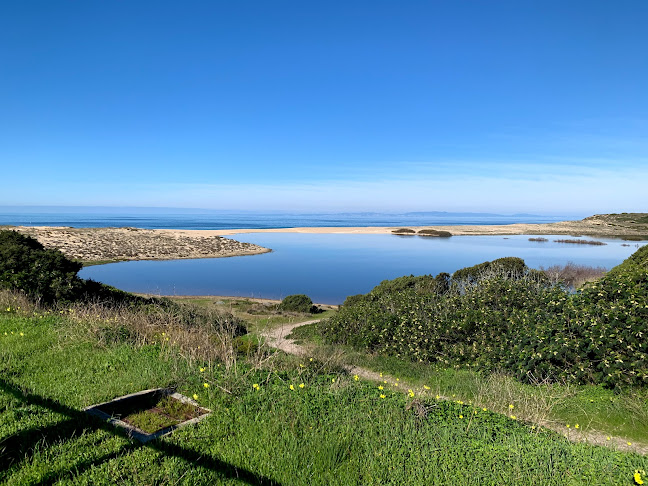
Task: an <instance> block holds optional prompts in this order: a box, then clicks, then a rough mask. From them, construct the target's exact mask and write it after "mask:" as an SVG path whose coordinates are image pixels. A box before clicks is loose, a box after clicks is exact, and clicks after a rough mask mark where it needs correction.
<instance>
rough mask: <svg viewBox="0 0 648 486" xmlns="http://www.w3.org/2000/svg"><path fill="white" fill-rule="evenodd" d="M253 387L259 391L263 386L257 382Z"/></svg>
mask: <svg viewBox="0 0 648 486" xmlns="http://www.w3.org/2000/svg"><path fill="white" fill-rule="evenodd" d="M252 388H254V389H255V390H257V391H258V390H259V388H261V387H260V386H259V384H258V383H255V384H254V385H252Z"/></svg>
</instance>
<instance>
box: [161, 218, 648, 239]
mask: <svg viewBox="0 0 648 486" xmlns="http://www.w3.org/2000/svg"><path fill="white" fill-rule="evenodd" d="M399 228H409V229H411V230H414V231H415V232H419V231H420V230H424V229H428V230H429V229H432V230H437V231H448V232H450V233H452V234H453V235H457V236H460V235H587V236H598V237H602V238H604V237H609V238H611V237H628V238H639V239H642V238H643V239H648V224H643V223H639V222H635V221H627V220H626V219H623V218H620V217H617V215H608V214H602V215H596V216H590V217H589V218H585V219H583V220H580V221H561V222H557V223H544V224H525V223H516V224H503V225H472V226H372V227H321V228H272V229H228V230H159V231H161V232H169V233H171V234H184V235H191V234H196V233H203V234H209V235H219V236H223V235H234V234H243V233H310V234H392V232H393V231H394V230H395V229H399ZM429 238H434V237H433V236H430V237H429Z"/></svg>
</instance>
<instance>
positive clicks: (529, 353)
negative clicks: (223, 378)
mask: <svg viewBox="0 0 648 486" xmlns="http://www.w3.org/2000/svg"><path fill="white" fill-rule="evenodd" d="M646 263H648V246H647V247H644V248H642V249H640V250H639V251H637V252H636V253H635V255H633V256H632V257H631V258H629V259H628V260H627V261H626V262H624V263H623V264H622V265H620V266H619V267H617V268H616V269H615V270H614V271H611V272H610V273H609V274H607V275H606V276H605V277H604V278H602V279H600V280H599V281H597V282H594V283H591V284H589V285H588V286H587V287H586V288H585V289H584V290H582V291H580V292H578V293H576V294H571V293H569V292H568V291H567V290H566V289H565V288H564V287H563V286H562V285H560V284H553V283H551V282H550V281H549V279H548V278H546V277H545V276H544V275H542V274H540V272H536V271H533V270H530V269H528V267H526V265H524V262H523V261H522V260H520V259H517V258H508V259H500V260H496V261H494V262H486V263H484V264H481V265H476V266H474V267H469V268H467V269H462V270H459V271H457V272H455V273H454V275H453V276H452V278H450V279H448V277H447V276H444V277H443V280H445V281H446V282H447V287H446V290H445V291H444V292H438V291H426V290H425V288H426V287H425V285H423V283H428V282H431V281H434V278H433V277H430V276H424V277H401V278H400V279H396V280H393V281H387V282H382V283H381V284H380V285H379V286H378V287H376V288H375V289H374V290H372V291H371V292H370V293H369V294H367V295H365V296H354V297H353V299H352V300H351V301H349V302H348V303H346V302H345V304H344V305H343V306H342V307H341V309H340V312H339V313H338V314H337V315H335V316H334V317H332V318H330V319H328V320H327V321H325V323H324V324H323V325H322V326H321V329H322V332H323V334H324V336H325V338H326V339H327V340H328V341H330V342H335V343H345V344H350V345H352V346H354V347H356V348H361V349H366V350H369V351H371V352H376V353H385V354H390V355H395V356H400V357H405V358H408V359H411V360H415V361H420V362H428V363H436V364H439V365H442V366H453V367H469V368H475V369H482V370H505V371H508V372H510V373H512V374H514V375H516V376H517V377H518V378H520V379H522V380H525V381H533V380H536V379H549V380H556V379H566V380H569V381H572V382H576V383H599V384H604V385H606V386H609V387H614V386H623V385H648V359H647V358H648V356H647V352H646V350H647V347H648V346H647V345H646V343H645V339H644V336H645V335H647V334H648V265H646ZM437 278H438V277H437ZM417 285H418V286H417Z"/></svg>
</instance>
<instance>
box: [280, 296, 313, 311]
mask: <svg viewBox="0 0 648 486" xmlns="http://www.w3.org/2000/svg"><path fill="white" fill-rule="evenodd" d="M279 310H280V311H284V312H305V313H314V312H316V311H317V307H316V306H314V305H313V301H312V300H311V299H310V297H308V296H307V295H304V294H295V295H289V296H287V297H285V298H284V299H283V300H282V301H281V304H279Z"/></svg>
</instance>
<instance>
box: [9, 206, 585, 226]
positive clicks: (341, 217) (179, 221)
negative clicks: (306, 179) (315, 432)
mask: <svg viewBox="0 0 648 486" xmlns="http://www.w3.org/2000/svg"><path fill="white" fill-rule="evenodd" d="M564 219H578V218H577V217H573V218H565V217H562V218H558V217H551V216H538V215H509V216H507V215H498V214H483V213H441V212H427V213H308V214H307V213H288V212H249V211H248V212H241V211H238V212H237V211H208V212H202V213H201V212H182V211H181V210H169V211H168V212H164V211H157V212H151V213H147V212H142V211H135V210H134V211H130V212H129V211H122V212H120V211H117V210H112V211H90V210H87V211H84V212H73V211H58V212H57V211H52V210H49V211H44V210H41V211H29V210H16V209H11V208H9V209H7V208H4V209H3V208H2V207H0V225H15V226H21V225H24V226H71V227H74V228H97V227H107V226H108V227H124V226H130V227H135V228H151V229H155V228H160V229H162V228H164V229H242V228H253V229H267V228H295V227H313V226H315V227H322V226H431V225H469V224H512V223H552V222H555V221H560V220H564Z"/></svg>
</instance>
